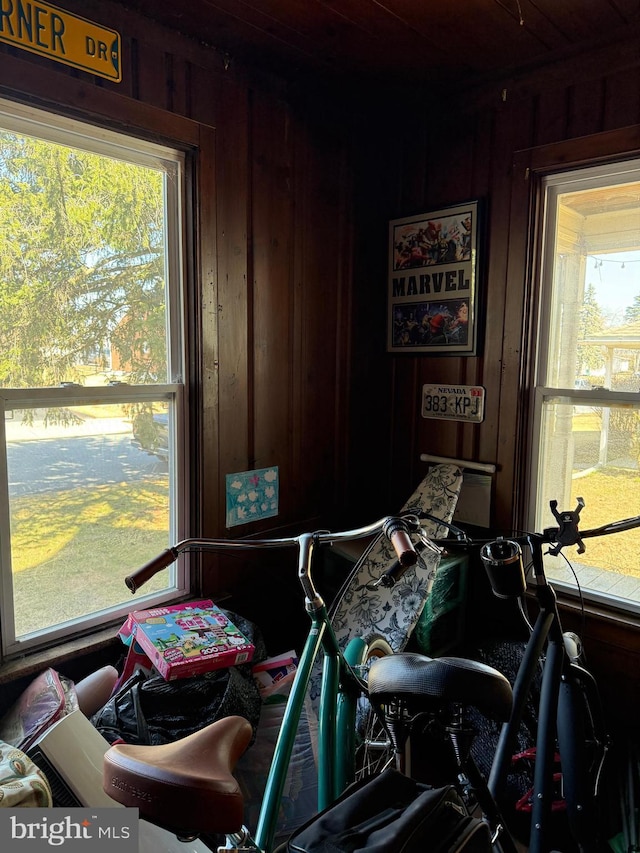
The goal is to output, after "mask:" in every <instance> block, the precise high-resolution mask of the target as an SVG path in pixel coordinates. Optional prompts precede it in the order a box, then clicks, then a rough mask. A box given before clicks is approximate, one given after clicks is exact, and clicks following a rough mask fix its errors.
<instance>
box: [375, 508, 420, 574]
mask: <svg viewBox="0 0 640 853" xmlns="http://www.w3.org/2000/svg"><path fill="white" fill-rule="evenodd" d="M382 531H383V533H384V535H385V536H386V537H387V538H388V539H389V541H390V542H391V544H392V545H393V549H394V551H395V552H396V555H397V557H398V562H397V563H394V564H393V565H392V566H391V567H390V568H388V569H387V571H386V572H385V573H384V574H383V575H382V577H381V578H380V581H381V583H382V585H383V586H387V587H389V586H393V585H394V584H395V583H396V581H399V580H400V578H401V577H402V576H403V575H404V573H405V572H406V571H407V569H409V568H411V566H415V564H416V563H417V562H418V555H417V554H416V550H415V548H414V547H413V542H412V541H411V537H410V536H409V529H408V527H407V524H406V522H405V521H403V519H401V518H388V519H387V520H386V521H385V523H384V525H383V528H382Z"/></svg>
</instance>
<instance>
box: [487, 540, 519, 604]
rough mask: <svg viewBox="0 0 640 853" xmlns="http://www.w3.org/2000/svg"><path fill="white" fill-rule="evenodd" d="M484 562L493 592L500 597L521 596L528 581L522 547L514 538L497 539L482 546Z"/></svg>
mask: <svg viewBox="0 0 640 853" xmlns="http://www.w3.org/2000/svg"><path fill="white" fill-rule="evenodd" d="M480 558H481V559H482V562H483V564H484V568H485V571H486V573H487V577H488V578H489V582H490V583H491V589H492V590H493V594H494V595H496V596H497V597H498V598H519V597H520V596H521V595H524V593H525V590H526V588H527V583H526V580H525V576H524V566H523V565H522V549H521V547H520V545H518V543H517V542H514V541H513V540H512V539H502V538H498V539H495V540H494V541H493V542H488V543H487V544H486V545H483V546H482V549H481V550H480Z"/></svg>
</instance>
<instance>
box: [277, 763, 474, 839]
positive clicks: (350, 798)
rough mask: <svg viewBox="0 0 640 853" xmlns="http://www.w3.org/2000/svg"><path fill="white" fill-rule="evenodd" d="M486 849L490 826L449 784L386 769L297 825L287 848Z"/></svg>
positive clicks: (348, 790)
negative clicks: (436, 784) (472, 812)
mask: <svg viewBox="0 0 640 853" xmlns="http://www.w3.org/2000/svg"><path fill="white" fill-rule="evenodd" d="M365 850H366V853H424V851H425V850H428V851H429V853H458V851H464V853H489V851H490V850H491V838H490V833H489V828H488V827H487V825H486V824H485V823H484V822H483V821H482V820H480V819H478V818H474V817H471V816H470V815H469V814H468V813H467V809H466V807H465V805H464V803H463V801H462V800H461V798H460V796H459V795H458V793H457V791H456V790H455V788H454V787H453V786H452V785H447V786H445V787H444V788H430V787H429V786H427V785H423V784H420V783H418V782H414V781H413V780H412V779H409V778H407V777H406V776H403V775H402V774H401V773H399V772H398V771H396V770H393V769H388V770H385V771H384V772H383V773H381V774H380V775H379V776H375V777H373V778H372V779H369V780H366V781H364V782H359V783H356V784H354V785H352V786H350V787H349V788H347V790H346V791H345V792H344V794H342V796H341V797H339V799H337V800H336V802H335V803H333V805H331V806H329V807H328V808H326V809H324V810H323V811H322V812H320V813H319V814H318V815H316V816H315V817H313V818H312V819H311V820H309V821H308V822H307V823H306V824H304V826H302V827H300V829H298V830H296V831H295V832H294V834H293V835H292V836H291V838H290V839H289V841H288V842H287V844H286V851H287V853H358V851H365Z"/></svg>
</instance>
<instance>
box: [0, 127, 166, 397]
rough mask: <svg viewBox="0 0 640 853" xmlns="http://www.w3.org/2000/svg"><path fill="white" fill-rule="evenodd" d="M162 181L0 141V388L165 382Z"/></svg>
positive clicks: (88, 158)
mask: <svg viewBox="0 0 640 853" xmlns="http://www.w3.org/2000/svg"><path fill="white" fill-rule="evenodd" d="M163 215H164V212H163V175H162V172H161V171H159V170H157V169H149V168H144V167H141V166H137V165H133V164H131V163H127V162H124V161H119V160H115V159H110V158H108V157H105V156H100V155H97V154H92V153H88V152H86V151H82V150H79V149H75V148H70V147H66V146H63V145H57V144H53V143H50V142H47V141H43V140H40V139H36V138H33V137H29V136H24V135H21V134H16V133H10V132H1V133H0V317H1V318H2V320H1V322H0V385H1V386H4V387H7V386H11V387H18V388H26V387H31V386H36V387H37V386H55V385H59V384H60V383H61V382H65V381H81V378H82V377H81V374H80V373H79V371H81V369H82V366H83V365H85V366H86V364H87V363H88V362H89V361H92V362H93V363H95V361H96V358H97V359H98V360H99V359H100V357H101V354H102V357H105V354H106V353H107V352H108V350H109V348H110V349H111V352H112V354H113V353H116V354H117V358H118V363H119V364H120V365H122V366H123V367H124V369H125V370H126V374H127V376H126V378H127V381H130V382H146V381H150V380H151V381H154V380H155V379H158V380H159V381H161V382H162V381H166V343H165V340H166V333H165V281H164V222H163Z"/></svg>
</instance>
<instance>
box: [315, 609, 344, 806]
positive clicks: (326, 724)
mask: <svg viewBox="0 0 640 853" xmlns="http://www.w3.org/2000/svg"><path fill="white" fill-rule="evenodd" d="M323 649H324V666H323V669H322V689H321V693H320V710H319V722H318V811H321V810H322V809H324V808H326V807H327V806H328V805H329V804H330V803H332V802H333V801H334V799H335V796H334V786H333V756H334V755H335V751H336V748H337V743H336V696H337V695H338V686H339V683H340V655H339V651H338V643H337V641H336V638H335V635H334V633H333V630H332V629H331V627H330V626H327V628H326V630H325V633H324V637H323Z"/></svg>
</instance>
